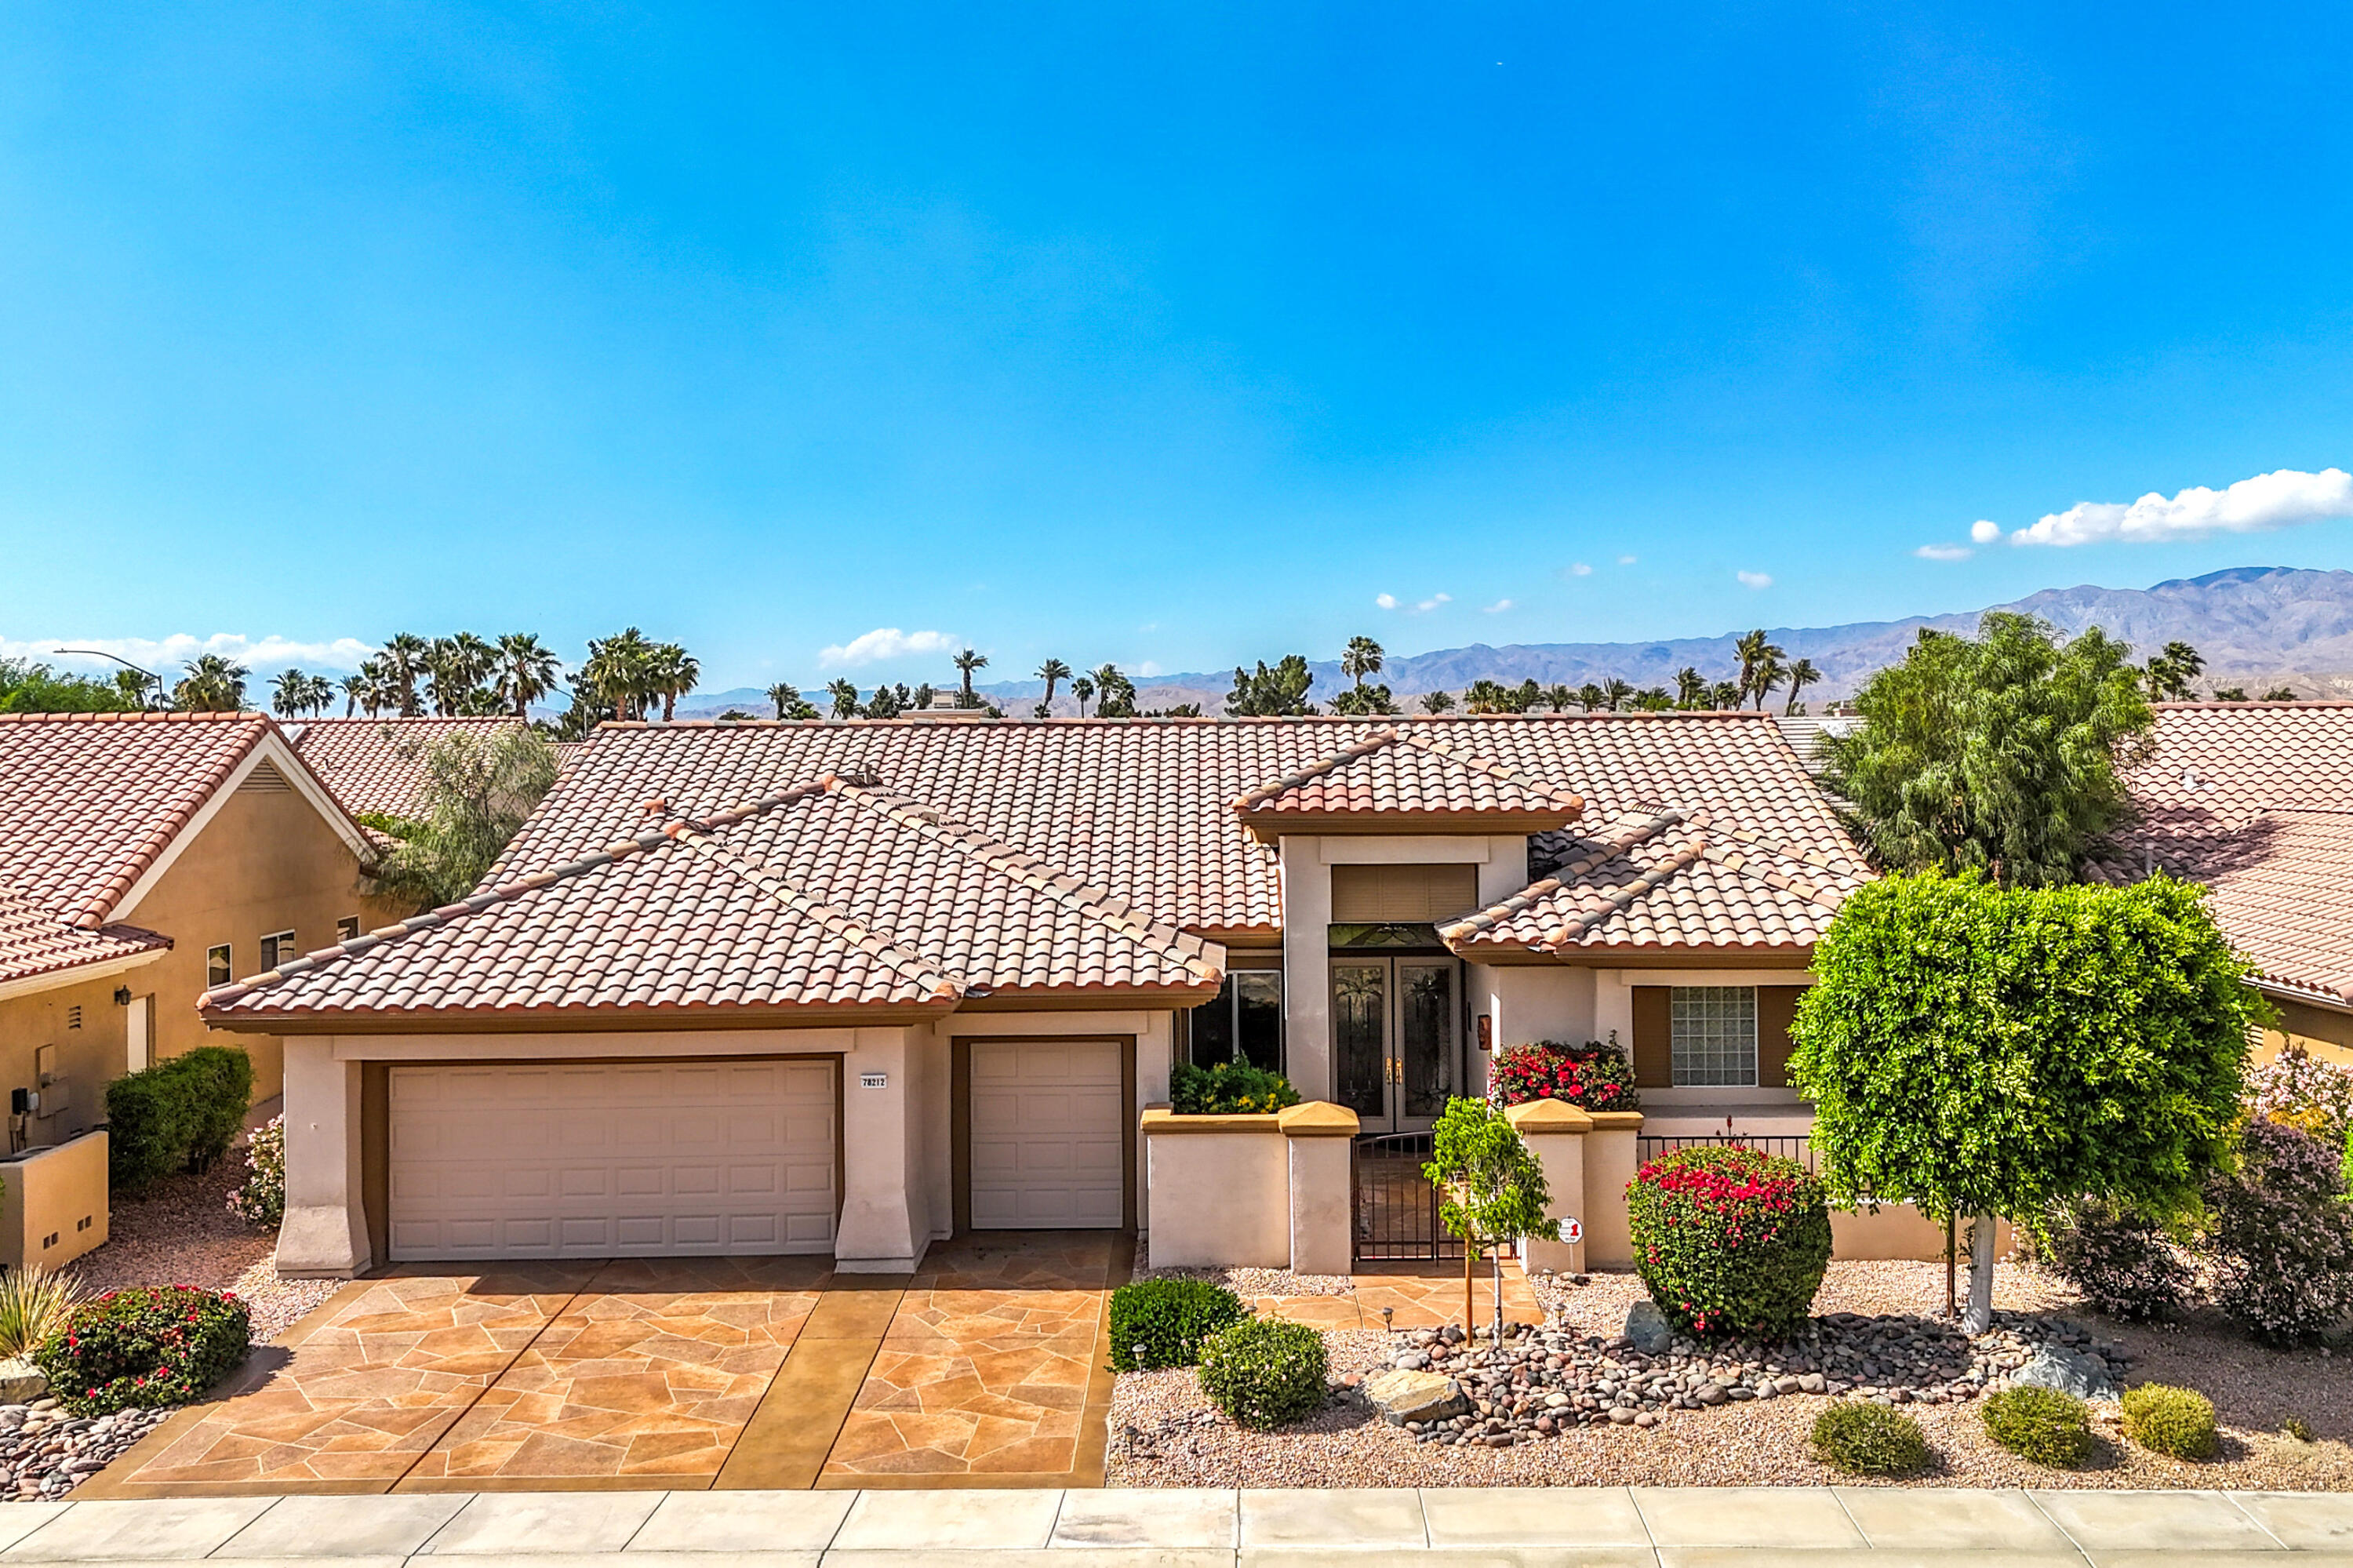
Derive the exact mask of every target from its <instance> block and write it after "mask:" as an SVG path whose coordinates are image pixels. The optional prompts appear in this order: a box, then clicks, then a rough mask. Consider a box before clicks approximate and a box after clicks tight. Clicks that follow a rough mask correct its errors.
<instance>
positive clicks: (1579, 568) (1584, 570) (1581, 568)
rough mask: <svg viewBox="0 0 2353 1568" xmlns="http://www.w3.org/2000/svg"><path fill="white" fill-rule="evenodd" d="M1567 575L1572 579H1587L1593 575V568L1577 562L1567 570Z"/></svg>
mask: <svg viewBox="0 0 2353 1568" xmlns="http://www.w3.org/2000/svg"><path fill="white" fill-rule="evenodd" d="M1568 575H1569V576H1570V577H1591V576H1592V575H1593V568H1592V567H1589V566H1587V565H1586V564H1585V563H1584V562H1583V561H1579V562H1577V564H1576V565H1575V566H1573V567H1569V568H1568Z"/></svg>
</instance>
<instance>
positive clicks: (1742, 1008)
mask: <svg viewBox="0 0 2353 1568" xmlns="http://www.w3.org/2000/svg"><path fill="white" fill-rule="evenodd" d="M1673 1019H1674V1025H1673V1032H1672V1040H1673V1043H1674V1075H1675V1086H1676V1087H1677V1088H1685V1087H1694V1088H1697V1087H1719V1086H1725V1087H1738V1088H1754V1087H1755V1086H1756V1085H1757V988H1756V987H1755V986H1751V985H1679V986H1676V987H1675V988H1674V999H1673Z"/></svg>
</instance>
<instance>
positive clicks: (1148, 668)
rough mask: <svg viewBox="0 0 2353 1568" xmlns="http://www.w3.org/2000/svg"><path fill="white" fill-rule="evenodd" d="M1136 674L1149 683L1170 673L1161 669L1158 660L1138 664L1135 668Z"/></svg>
mask: <svg viewBox="0 0 2353 1568" xmlns="http://www.w3.org/2000/svg"><path fill="white" fill-rule="evenodd" d="M1135 673H1137V674H1139V675H1141V676H1143V677H1144V678H1145V680H1147V681H1148V680H1150V679H1152V677H1153V676H1155V675H1165V674H1166V673H1168V672H1167V671H1166V670H1163V669H1162V668H1161V667H1160V662H1159V661H1158V660H1156V659H1146V660H1145V662H1143V663H1141V664H1138V665H1137V666H1136V667H1135Z"/></svg>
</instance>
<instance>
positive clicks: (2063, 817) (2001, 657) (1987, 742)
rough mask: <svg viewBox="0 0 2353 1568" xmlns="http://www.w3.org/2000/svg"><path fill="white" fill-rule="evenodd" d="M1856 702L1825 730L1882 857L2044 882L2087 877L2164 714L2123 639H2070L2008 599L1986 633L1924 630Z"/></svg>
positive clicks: (1891, 862)
mask: <svg viewBox="0 0 2353 1568" xmlns="http://www.w3.org/2000/svg"><path fill="white" fill-rule="evenodd" d="M1854 706H1855V711H1856V712H1857V713H1858V714H1859V715H1861V716H1862V721H1863V722H1862V725H1861V726H1858V727H1857V728H1856V729H1855V730H1854V731H1853V732H1852V733H1851V734H1848V735H1845V736H1831V737H1826V741H1825V747H1824V749H1825V752H1826V754H1827V757H1828V758H1829V768H1828V772H1827V775H1826V779H1827V782H1828V783H1829V786H1830V788H1831V791H1832V792H1833V793H1835V794H1837V795H1840V796H1842V797H1843V798H1844V799H1845V800H1847V801H1849V802H1850V803H1851V807H1852V810H1851V811H1850V812H1849V821H1850V823H1851V825H1852V826H1853V827H1854V828H1855V830H1856V832H1857V833H1858V836H1860V837H1861V838H1862V840H1863V841H1864V842H1865V843H1866V844H1867V845H1868V846H1869V847H1870V849H1871V852H1872V853H1873V856H1874V857H1876V858H1877V860H1878V861H1879V863H1881V864H1882V865H1883V867H1885V868H1886V869H1888V870H1891V871H1923V870H1926V869H1927V868H1929V867H1931V866H1935V867H1938V868H1941V869H1943V870H1947V871H1968V870H1980V871H1984V872H1985V873H1987V874H1989V875H1990V876H1992V877H1993V878H1994V879H1995V880H1997V881H1999V882H2004V883H2015V884H2020V885H2029V886H2035V885H2045V884H2050V883H2060V882H2069V881H2073V879H2074V878H2075V876H2076V875H2077V874H2078V868H2079V867H2080V866H2081V864H2082V863H2083V861H2084V856H2085V853H2086V852H2087V851H2089V850H2090V849H2091V848H2092V847H2093V845H2094V844H2095V843H2096V842H2097V841H2098V840H2099V839H2100V838H2101V836H2102V835H2103V834H2105V832H2107V831H2108V830H2109V829H2110V828H2111V827H2113V826H2114V825H2115V824H2116V821H2117V819H2118V818H2119V817H2120V816H2121V815H2122V814H2123V813H2124V811H2125V810H2126V796H2125V789H2124V785H2123V783H2122V781H2121V779H2119V777H2118V772H2119V768H2120V766H2121V765H2123V764H2126V763H2128V762H2129V761H2130V760H2131V759H2132V758H2133V757H2134V756H2135V755H2136V754H2137V747H2138V746H2139V745H2140V744H2142V742H2143V741H2144V739H2145V737H2146V736H2147V734H2148V731H2149V728H2150V726H2151V725H2152V724H2153V723H2154V719H2153V716H2152V715H2151V714H2150V713H2149V707H2148V702H2147V698H2146V697H2144V696H2143V695H2142V694H2141V683H2140V680H2139V673H2138V672H2137V671H2136V670H2135V669H2134V668H2133V667H2132V666H2131V665H2130V664H2129V663H2127V662H2126V649H2125V645H2124V644H2123V643H2121V642H2118V641H2116V640H2115V639H2113V638H2110V637H2108V636H2106V635H2105V634H2104V633H2103V632H2102V631H2101V630H2099V628H2097V627H2094V628H2093V629H2092V630H2088V631H2086V632H2084V634H2083V635H2082V636H2080V637H2077V638H2074V639H2073V640H2072V641H2067V642H2065V643H2062V642H2061V641H2059V639H2058V636H2057V634H2056V633H2055V632H2053V631H2052V629H2051V628H2050V627H2049V626H2047V625H2045V624H2044V623H2043V622H2042V621H2040V620H2035V619H2033V618H2032V617H2031V616H2025V615H2018V614H2014V613H2011V612H2010V611H2007V610H1996V611H1993V612H1990V613H1989V614H1988V615H1987V616H1986V617H1985V619H1984V620H1982V621H1980V622H1979V623H1978V635H1977V636H1976V637H1975V638H1968V637H1957V636H1954V635H1952V634H1951V633H1948V632H1938V631H1926V630H1924V631H1922V632H1921V634H1920V641H1918V642H1917V643H1915V645H1914V646H1913V647H1912V649H1911V650H1910V652H1908V653H1906V654H1905V659H1904V662H1902V663H1901V664H1894V665H1891V666H1889V667H1888V668H1886V669H1884V670H1882V671H1880V672H1879V673H1877V674H1875V675H1873V676H1872V677H1871V679H1870V680H1868V681H1866V682H1864V683H1863V686H1862V691H1860V692H1859V693H1857V694H1856V695H1855V700H1854Z"/></svg>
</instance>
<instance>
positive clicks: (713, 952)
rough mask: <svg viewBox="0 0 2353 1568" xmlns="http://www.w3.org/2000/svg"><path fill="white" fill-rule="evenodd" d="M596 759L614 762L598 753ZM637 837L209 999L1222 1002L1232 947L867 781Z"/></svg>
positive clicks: (221, 1004) (652, 814)
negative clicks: (1105, 996)
mask: <svg viewBox="0 0 2353 1568" xmlns="http://www.w3.org/2000/svg"><path fill="white" fill-rule="evenodd" d="M600 749H601V748H600ZM634 810H635V812H636V815H637V823H636V824H635V831H634V832H629V833H628V834H627V835H626V836H621V837H617V838H615V839H613V840H611V841H609V842H603V843H599V844H596V845H593V846H589V847H586V849H585V852H584V853H576V854H575V855H573V856H572V857H571V858H568V859H565V860H563V861H561V862H556V863H546V864H542V865H540V866H538V867H537V868H536V869H533V870H532V871H530V872H527V873H525V874H522V875H519V876H516V877H513V878H512V879H511V880H508V881H505V882H502V883H501V884H499V885H494V886H491V887H488V888H485V889H484V890H482V891H480V892H479V893H477V894H475V895H472V896H471V897H470V898H468V899H465V900H463V901H462V902H460V903H459V904H455V905H451V906H447V907H445V908H442V909H437V910H434V911H432V912H431V913H429V914H426V915H420V916H416V917H415V918H413V919H410V920H407V921H404V922H402V923H401V924H399V925H397V926H393V927H385V929H383V930H381V931H376V932H371V933H369V934H368V935H366V936H364V937H360V938H355V939H353V940H351V941H347V942H342V943H338V944H336V945H335V946H333V947H331V948H322V949H321V950H320V951H318V952H316V953H312V954H310V955H307V956H305V957H304V958H301V959H296V960H294V961H292V962H290V963H288V964H284V965H281V966H280V968H279V969H276V970H274V971H272V972H270V973H269V974H266V975H262V976H259V977H256V978H254V979H252V980H244V981H241V982H239V983H237V984H236V985H232V986H227V987H223V988H221V989H220V990H218V991H213V992H211V993H210V994H208V995H207V997H206V999H205V1006H206V1011H207V1013H208V1015H211V1016H219V1017H224V1018H227V1019H232V1020H235V1021H237V1022H238V1024H239V1026H241V1027H253V1026H255V1025H256V1024H257V1023H258V1022H262V1021H266V1020H272V1019H290V1018H295V1017H300V1016H304V1015H310V1016H334V1017H341V1018H349V1017H351V1016H352V1015H353V1014H370V1013H374V1014H379V1015H380V1014H384V1013H388V1012H399V1013H404V1014H409V1015H415V1014H417V1013H426V1014H448V1013H467V1014H474V1015H479V1014H481V1013H485V1012H488V1013H492V1014H504V1015H508V1016H513V1015H517V1014H524V1015H532V1016H539V1015H543V1014H565V1015H574V1016H579V1015H587V1016H589V1017H592V1018H593V1017H594V1016H596V1015H597V1014H598V1013H600V1012H606V1011H609V1010H616V1009H623V1008H627V1009H630V1010H632V1011H633V1012H638V1011H644V1010H655V1011H657V1012H659V1011H664V1010H670V1009H678V1010H684V1011H686V1012H690V1013H702V1014H707V1013H708V1012H711V1011H712V1010H753V1009H764V1008H777V1007H792V1008H800V1009H807V1008H861V1009H878V1008H879V1009H905V1008H944V1007H948V1006H952V1005H955V1004H956V1003H958V1002H961V1001H966V1000H974V999H978V998H981V997H985V996H987V995H991V994H994V993H999V992H1008V991H1011V992H1018V993H1020V994H1021V995H1023V996H1024V997H1025V998H1032V999H1036V1000H1040V1001H1050V1000H1051V999H1052V998H1054V997H1055V996H1056V995H1058V994H1074V993H1087V992H1103V991H1113V992H1147V993H1155V994H1163V995H1166V996H1168V997H1170V998H1172V999H1174V1000H1176V1001H1178V1002H1180V1003H1189V1001H1193V1000H1197V999H1198V998H1200V997H1203V996H1206V995H1208V994H1209V993H1211V992H1213V991H1215V990H1216V989H1217V986H1218V984H1219V980H1220V979H1221V977H1222V970H1223V966H1224V961H1225V956H1224V951H1223V949H1222V948H1219V947H1218V946H1217V945H1216V944H1215V943H1211V942H1205V941H1203V940H1202V939H1200V938H1198V937H1191V936H1187V935H1185V934H1184V933H1182V932H1180V931H1178V930H1177V929H1176V927H1174V926H1172V925H1169V924H1166V923H1165V922H1162V921H1158V920H1155V919H1154V918H1153V917H1152V916H1149V915H1147V914H1145V913H1144V912H1142V911H1140V910H1138V909H1136V908H1135V907H1134V906H1133V905H1132V904H1130V903H1129V901H1128V900H1126V899H1125V898H1124V897H1122V896H1120V895H1116V894H1113V893H1109V892H1106V891H1105V890H1103V889H1102V888H1098V887H1092V886H1090V885H1087V884H1085V883H1083V882H1082V881H1081V880H1080V879H1078V878H1076V877H1074V876H1070V875H1067V874H1062V873H1060V872H1059V871H1057V870H1056V869H1054V868H1053V867H1052V866H1051V865H1050V864H1048V863H1045V862H1043V861H1041V860H1040V859H1039V858H1038V857H1037V856H1035V855H1032V854H1029V853H1025V852H1024V851H1022V850H1019V849H1017V848H1015V847H1013V846H1012V845H1010V844H1008V843H1005V842H1001V841H999V840H997V839H995V838H992V837H991V836H989V835H988V834H987V833H985V832H980V831H977V830H976V829H974V828H972V827H970V826H967V825H965V824H964V823H962V822H959V821H956V820H955V818H954V817H953V816H952V815H949V814H947V813H944V812H942V811H941V810H938V809H936V808H934V807H932V806H929V805H926V804H924V803H923V802H921V801H918V800H914V799H913V798H912V797H910V796H907V795H904V794H902V793H898V792H895V791H893V790H892V789H888V788H886V787H884V786H882V785H881V783H880V782H878V781H875V780H872V779H851V778H844V777H842V776H839V775H834V774H828V775H825V776H823V777H821V778H818V779H815V780H812V781H809V782H806V783H800V784H794V785H790V786H787V787H786V788H784V789H779V790H776V791H775V792H772V793H767V794H764V795H761V796H760V797H758V798H756V799H754V800H750V801H748V802H747V803H744V804H741V805H737V806H733V807H731V808H729V809H726V810H718V811H712V812H709V813H703V812H701V811H695V812H690V813H687V814H684V815H681V814H680V813H679V812H678V811H677V810H674V809H673V806H672V803H671V802H670V801H668V800H663V799H661V798H659V797H651V798H649V797H647V796H645V795H643V794H642V793H638V795H637V797H636V802H635V806H634Z"/></svg>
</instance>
